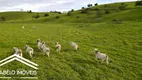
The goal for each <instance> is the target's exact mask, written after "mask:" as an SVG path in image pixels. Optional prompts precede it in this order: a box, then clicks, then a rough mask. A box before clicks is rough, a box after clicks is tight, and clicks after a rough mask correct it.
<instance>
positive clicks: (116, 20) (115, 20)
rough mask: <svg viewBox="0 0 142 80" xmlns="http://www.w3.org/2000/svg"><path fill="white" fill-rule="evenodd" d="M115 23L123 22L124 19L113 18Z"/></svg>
mask: <svg viewBox="0 0 142 80" xmlns="http://www.w3.org/2000/svg"><path fill="white" fill-rule="evenodd" d="M112 21H113V22H114V23H115V24H122V20H120V19H113V20H112Z"/></svg>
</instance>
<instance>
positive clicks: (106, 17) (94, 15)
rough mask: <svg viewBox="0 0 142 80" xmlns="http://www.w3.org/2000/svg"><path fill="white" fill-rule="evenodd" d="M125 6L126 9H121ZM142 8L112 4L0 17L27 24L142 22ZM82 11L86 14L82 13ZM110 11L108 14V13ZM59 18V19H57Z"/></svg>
mask: <svg viewBox="0 0 142 80" xmlns="http://www.w3.org/2000/svg"><path fill="white" fill-rule="evenodd" d="M121 5H125V8H122V9H121V8H119V7H120V6H121ZM141 10H142V7H139V6H135V2H125V3H111V4H103V5H98V6H93V7H90V8H85V9H80V10H77V11H73V12H70V16H67V13H62V14H58V13H50V12H49V13H48V14H49V16H48V17H44V14H45V13H35V12H33V13H28V12H4V13H0V16H4V17H6V21H5V22H26V23H57V22H58V23H83V22H85V23H98V22H111V21H112V20H114V19H118V20H122V21H142V15H141V14H142V11H141ZM82 11H83V12H84V13H82ZM106 11H108V12H106ZM37 14H39V16H40V17H39V18H37V19H34V18H32V16H34V15H37ZM57 16H59V18H58V19H57V18H56V17H57Z"/></svg>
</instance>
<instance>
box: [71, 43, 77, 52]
mask: <svg viewBox="0 0 142 80" xmlns="http://www.w3.org/2000/svg"><path fill="white" fill-rule="evenodd" d="M69 44H70V46H71V47H72V48H73V49H75V50H76V51H77V50H78V45H77V43H75V42H69Z"/></svg>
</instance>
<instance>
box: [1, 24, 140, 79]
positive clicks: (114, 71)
mask: <svg viewBox="0 0 142 80" xmlns="http://www.w3.org/2000/svg"><path fill="white" fill-rule="evenodd" d="M141 25H142V22H124V23H123V24H113V23H107V22H103V23H62V24H60V23H54V24H50V23H48V24H47V23H42V24H41V23H39V24H36V23H29V24H26V23H17V24H16V23H2V24H0V60H1V59H4V58H5V57H8V56H10V55H12V54H13V51H12V48H13V47H18V48H21V49H22V50H23V56H24V57H25V58H27V59H29V60H31V61H33V62H35V63H37V64H38V65H39V67H38V68H39V70H38V74H37V77H38V79H39V80H141V79H142V27H141ZM22 26H25V28H24V29H22ZM33 26H35V28H33ZM38 38H40V39H41V40H44V41H45V42H46V45H47V46H49V48H50V49H51V53H50V57H47V56H45V55H44V54H43V52H39V51H38V50H37V44H36V40H37V39H38ZM69 41H74V42H76V43H77V44H78V45H79V51H74V50H72V49H71V47H70V46H69ZM55 42H60V44H61V45H62V50H61V53H57V52H56V51H55ZM26 44H27V45H29V46H31V47H33V48H34V57H33V58H32V59H31V58H30V57H29V56H28V54H27V53H25V50H24V47H25V45H26ZM94 48H98V49H99V50H100V51H101V52H103V53H105V54H107V55H108V56H109V65H108V66H107V65H105V64H101V63H100V62H101V61H99V62H96V61H95V55H94V51H93V50H94ZM10 64H11V63H9V64H6V65H4V67H2V68H1V69H7V68H10V69H15V68H19V67H20V68H24V67H25V66H24V65H22V64H16V63H13V64H15V65H16V66H15V65H13V64H11V65H10Z"/></svg>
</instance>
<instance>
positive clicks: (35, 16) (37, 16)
mask: <svg viewBox="0 0 142 80" xmlns="http://www.w3.org/2000/svg"><path fill="white" fill-rule="evenodd" d="M39 17H40V16H39V14H37V15H33V16H32V18H36V19H37V18H39Z"/></svg>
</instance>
